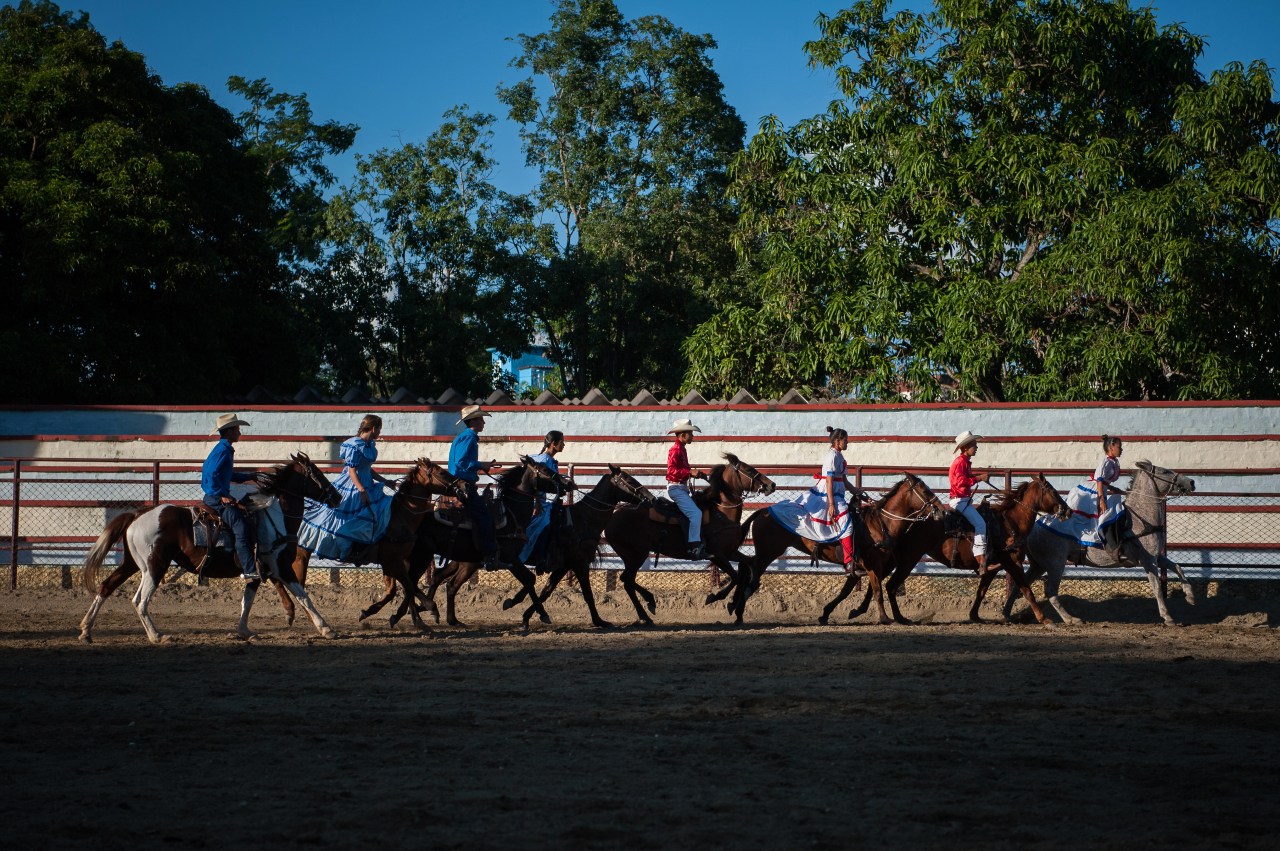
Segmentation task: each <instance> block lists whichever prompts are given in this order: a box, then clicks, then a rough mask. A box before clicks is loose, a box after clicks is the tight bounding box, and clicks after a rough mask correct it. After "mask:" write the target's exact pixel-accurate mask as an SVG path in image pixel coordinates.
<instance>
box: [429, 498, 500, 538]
mask: <svg viewBox="0 0 1280 851" xmlns="http://www.w3.org/2000/svg"><path fill="white" fill-rule="evenodd" d="M484 501H485V504H486V505H488V506H489V516H490V517H492V518H493V531H494V533H495V534H496V533H499V532H501V531H502V530H504V529H506V528H507V525H508V524H511V525H514V524H515V520H514V519H513V518H512V517H511V515H510V513H509V512H508V511H507V506H506V505H505V504H504V503H503V502H502V500H500V499H495V498H494V496H493V494H492V493H491V492H488V491H486V492H485V495H484ZM432 516H434V517H435V519H436V522H437V523H439V524H440V525H441V526H448V527H449V528H451V529H472V528H474V526H475V524H474V523H472V522H471V515H470V514H468V513H467V510H466V509H465V508H463V507H462V503H461V502H459V501H458V500H456V499H450V498H441V499H438V500H436V507H435V511H434V512H433V513H432Z"/></svg>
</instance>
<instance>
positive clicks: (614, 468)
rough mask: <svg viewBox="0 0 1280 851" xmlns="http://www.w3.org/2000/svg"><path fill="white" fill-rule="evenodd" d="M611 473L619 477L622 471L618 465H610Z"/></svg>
mask: <svg viewBox="0 0 1280 851" xmlns="http://www.w3.org/2000/svg"><path fill="white" fill-rule="evenodd" d="M609 472H610V473H613V474H614V475H617V474H618V473H621V472H622V470H621V468H619V467H618V465H617V464H610V465H609Z"/></svg>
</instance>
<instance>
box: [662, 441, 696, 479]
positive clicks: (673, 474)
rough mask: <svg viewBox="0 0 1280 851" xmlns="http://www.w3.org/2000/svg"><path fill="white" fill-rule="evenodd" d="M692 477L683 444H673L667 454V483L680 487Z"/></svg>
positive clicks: (687, 455)
mask: <svg viewBox="0 0 1280 851" xmlns="http://www.w3.org/2000/svg"><path fill="white" fill-rule="evenodd" d="M692 475H693V470H692V469H691V468H690V467H689V453H687V452H685V450H684V444H683V443H675V444H672V446H671V451H670V452H668V453H667V481H668V482H671V483H672V484H676V485H682V484H684V483H685V482H687V481H688V480H689V478H690V477H691V476H692Z"/></svg>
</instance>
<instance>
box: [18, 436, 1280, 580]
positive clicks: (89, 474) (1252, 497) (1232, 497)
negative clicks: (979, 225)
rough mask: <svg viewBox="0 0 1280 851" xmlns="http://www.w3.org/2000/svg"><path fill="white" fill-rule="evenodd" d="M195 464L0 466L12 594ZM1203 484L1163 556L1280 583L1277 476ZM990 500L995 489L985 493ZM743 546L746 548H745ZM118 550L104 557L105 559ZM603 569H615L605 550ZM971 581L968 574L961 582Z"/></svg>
mask: <svg viewBox="0 0 1280 851" xmlns="http://www.w3.org/2000/svg"><path fill="white" fill-rule="evenodd" d="M200 465H201V461H200V460H172V461H169V460H167V461H149V462H143V463H140V462H138V461H128V462H119V463H116V462H109V461H102V460H100V459H75V458H59V459H47V460H46V459H13V458H10V459H0V532H3V533H4V536H3V537H0V553H3V555H0V559H3V558H6V557H7V559H8V563H9V582H10V587H11V588H12V587H16V586H17V583H18V574H19V567H20V566H24V565H30V566H61V567H68V566H74V565H78V564H82V563H83V562H84V559H85V557H86V555H87V553H88V551H89V548H90V547H91V545H92V544H93V542H94V540H95V539H96V538H97V536H98V534H99V533H100V532H101V531H102V529H103V528H104V527H105V526H106V524H107V523H108V522H109V521H110V520H111V519H112V518H113V517H114V516H115V515H116V514H118V513H119V512H121V511H125V510H130V509H134V508H137V507H139V506H146V505H154V504H157V503H161V502H166V503H172V504H178V505H183V504H193V503H195V502H197V501H199V498H200V475H199V474H200ZM408 467H409V464H408V463H407V462H401V463H395V462H392V463H385V464H379V469H380V471H382V472H383V474H384V475H387V476H388V477H391V476H393V475H399V474H400V473H402V472H404V471H406V470H407V469H408ZM321 468H322V469H324V470H325V472H326V473H328V474H329V475H330V476H333V475H336V474H337V473H339V472H340V471H341V467H340V465H339V464H337V463H333V464H328V465H324V464H322V465H321ZM627 469H628V472H631V473H632V474H633V475H635V476H636V477H637V478H638V479H639V480H640V481H641V482H643V483H644V484H646V485H648V486H649V487H650V489H651V490H652V491H653V492H654V493H660V492H661V486H662V484H663V481H664V475H665V468H664V467H660V466H657V465H653V466H639V465H630V466H628V468H627ZM572 470H573V475H574V477H575V478H576V479H577V481H578V482H579V484H581V485H583V486H585V487H589V486H590V485H591V484H592V483H593V482H594V480H595V478H596V477H597V476H600V475H603V474H604V473H606V472H607V468H606V467H605V466H604V465H603V464H597V463H590V462H588V463H576V464H573V465H572ZM760 470H761V471H762V472H764V473H765V474H767V475H769V476H770V477H771V478H773V479H774V480H775V481H776V482H778V488H777V490H776V491H775V492H774V493H773V494H770V495H768V496H760V495H756V496H754V497H752V498H751V499H750V500H749V501H748V503H747V508H748V509H749V510H754V509H756V508H762V507H765V506H768V505H770V504H773V503H776V502H780V501H783V500H787V499H791V498H793V497H795V496H796V495H798V494H799V493H801V492H803V491H804V490H805V489H806V488H808V487H809V486H811V485H812V482H813V477H812V472H813V471H812V469H811V468H808V467H806V468H798V467H768V466H763V467H761V468H760ZM905 472H911V473H915V474H916V475H919V476H921V477H922V478H923V479H924V480H925V482H926V483H927V484H929V486H930V487H932V488H934V490H936V491H940V492H941V491H944V490H945V488H946V481H947V471H946V470H945V469H943V468H912V469H905V470H904V469H901V468H886V467H870V466H864V467H856V468H855V467H851V468H850V474H851V476H850V477H851V479H852V480H853V481H854V483H855V484H856V485H857V486H858V487H861V488H863V489H865V490H867V491H869V492H871V493H872V494H875V493H877V492H880V491H882V490H884V489H886V488H887V487H889V486H891V485H892V484H893V483H894V482H896V481H897V480H898V479H899V478H901V476H902V474H903V473H905ZM1039 472H1043V473H1044V474H1045V475H1046V476H1047V477H1048V478H1049V479H1050V481H1052V482H1053V483H1054V485H1055V486H1056V487H1057V488H1058V489H1059V490H1061V491H1064V492H1065V491H1066V490H1067V489H1068V488H1070V487H1072V486H1074V485H1075V483H1076V482H1077V481H1079V479H1080V478H1081V477H1082V476H1083V475H1086V474H1087V471H1082V470H1049V469H1045V470H1020V469H993V470H992V473H993V475H992V478H993V479H994V480H996V482H998V483H999V484H1000V485H1003V486H1004V487H1009V486H1011V485H1013V484H1015V483H1016V482H1017V481H1018V480H1020V479H1021V478H1024V477H1026V476H1028V475H1031V474H1033V473H1039ZM1181 472H1183V473H1186V474H1187V475H1190V476H1192V477H1193V478H1196V479H1197V481H1198V482H1200V483H1201V485H1202V486H1203V487H1202V489H1200V490H1198V491H1197V492H1196V493H1194V494H1192V495H1190V496H1186V497H1179V498H1177V499H1174V500H1171V501H1170V502H1169V541H1168V550H1169V555H1170V557H1171V558H1173V559H1174V560H1175V561H1177V562H1179V563H1180V564H1182V565H1183V567H1184V569H1185V570H1186V571H1187V573H1188V576H1189V577H1190V578H1192V579H1200V580H1225V579H1265V580H1276V579H1280V492H1273V491H1271V490H1269V488H1270V487H1274V483H1275V482H1276V476H1277V473H1280V471H1276V470H1271V469H1267V470H1223V469H1204V470H1182V471H1181ZM991 492H992V493H994V492H995V490H994V489H993V490H992V491H991ZM744 549H745V550H747V551H750V549H751V547H750V541H748V542H747V546H746V547H744ZM116 559H118V554H113V555H112V560H116ZM603 563H604V566H605V567H606V568H616V567H618V564H617V562H616V559H613V558H612V554H611V553H609V552H608V551H607V549H606V551H605V557H604V559H603ZM313 564H315V565H316V567H321V568H324V567H327V568H329V569H330V570H334V571H336V570H337V569H338V568H339V567H340V565H339V564H338V563H336V562H328V561H325V560H321V559H317V560H316V561H315V562H313ZM657 567H658V569H662V570H701V569H703V565H701V564H694V563H688V562H680V561H671V560H667V559H663V560H661V561H660V562H659V564H658V565H657ZM771 570H774V571H783V572H794V573H799V572H819V573H828V572H834V571H838V570H839V568H838V567H836V566H835V565H814V564H813V563H812V562H811V561H810V560H809V558H808V557H807V556H804V555H801V554H798V553H795V552H794V551H789V552H788V553H787V554H786V555H785V556H784V557H783V558H782V559H779V561H778V562H776V563H775V565H774V566H773V567H772V568H771ZM917 570H918V571H920V572H922V573H931V574H936V575H959V574H956V573H955V572H954V571H951V570H950V568H949V567H947V566H945V565H940V564H935V563H931V562H924V563H922V564H921V565H920V567H918V568H917ZM1140 573H1141V572H1140V571H1139V570H1137V569H1132V570H1126V569H1119V570H1105V571H1099V570H1091V569H1089V568H1080V567H1069V568H1068V575H1069V576H1072V577H1076V578H1118V579H1129V578H1133V577H1134V576H1137V575H1140ZM965 575H967V574H965Z"/></svg>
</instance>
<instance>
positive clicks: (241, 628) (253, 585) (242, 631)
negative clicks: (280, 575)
mask: <svg viewBox="0 0 1280 851" xmlns="http://www.w3.org/2000/svg"><path fill="white" fill-rule="evenodd" d="M261 584H262V580H260V579H255V580H253V581H252V582H245V583H243V585H244V591H243V592H242V593H241V594H240V622H239V623H237V624H236V635H237V636H238V637H239V638H243V639H244V640H246V641H248V640H249V639H250V638H257V637H258V634H257V633H256V632H254V631H253V630H251V629H249V612H250V611H251V610H252V609H253V600H254V598H255V597H257V596H258V587H259V586H260V585H261Z"/></svg>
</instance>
